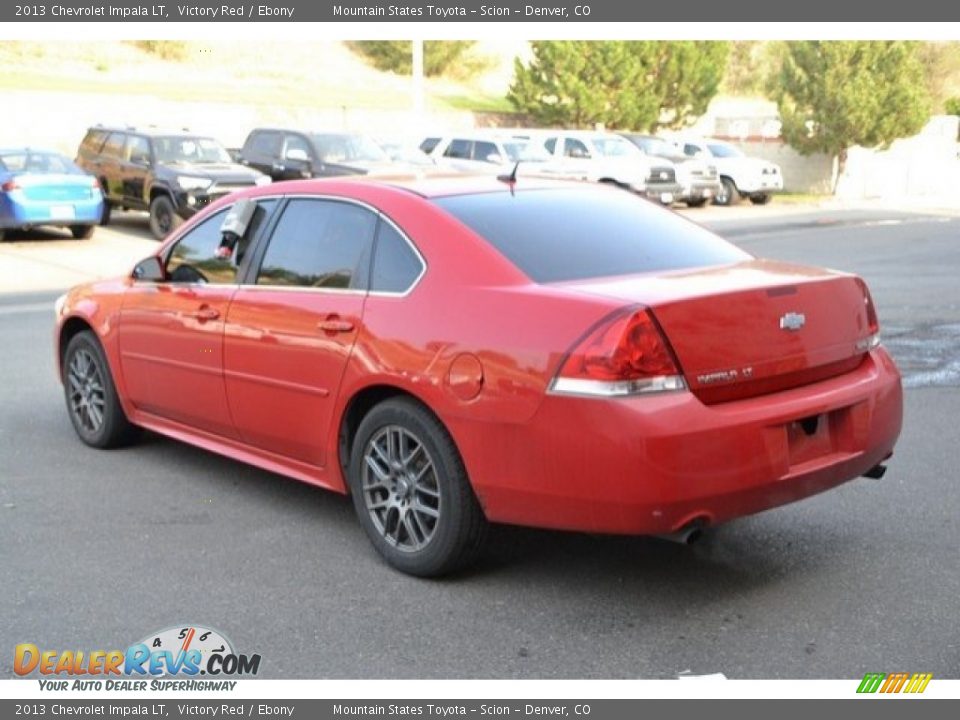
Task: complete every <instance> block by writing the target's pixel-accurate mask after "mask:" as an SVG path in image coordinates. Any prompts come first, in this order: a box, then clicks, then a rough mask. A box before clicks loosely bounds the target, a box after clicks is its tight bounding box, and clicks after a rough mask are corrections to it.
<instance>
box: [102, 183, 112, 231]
mask: <svg viewBox="0 0 960 720" xmlns="http://www.w3.org/2000/svg"><path fill="white" fill-rule="evenodd" d="M100 185H101V187H106V185H104V184H103V180H101V181H100ZM112 211H113V206H112V205H111V204H110V201H109V200H107V199H106V198H104V199H103V210H101V211H100V224H101V225H109V224H110V215H111V213H112Z"/></svg>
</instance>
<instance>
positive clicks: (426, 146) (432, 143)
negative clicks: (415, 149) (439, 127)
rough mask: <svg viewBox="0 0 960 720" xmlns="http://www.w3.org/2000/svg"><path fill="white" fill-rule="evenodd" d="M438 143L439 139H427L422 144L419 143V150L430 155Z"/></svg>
mask: <svg viewBox="0 0 960 720" xmlns="http://www.w3.org/2000/svg"><path fill="white" fill-rule="evenodd" d="M439 142H440V138H438V137H430V138H427V139H426V140H424V141H423V142H422V143H420V149H421V150H423V152H425V153H426V154H427V155H429V154H430V153H432V152H433V149H434V148H435V147H436V146H437V144H438V143H439Z"/></svg>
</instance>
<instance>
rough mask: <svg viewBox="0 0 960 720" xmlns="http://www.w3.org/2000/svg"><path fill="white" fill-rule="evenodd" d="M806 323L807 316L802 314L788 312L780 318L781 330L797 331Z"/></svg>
mask: <svg viewBox="0 0 960 720" xmlns="http://www.w3.org/2000/svg"><path fill="white" fill-rule="evenodd" d="M806 322H807V316H806V315H804V314H803V313H795V312H788V313H787V314H786V315H784V316H783V317H781V318H780V329H781V330H799V329H800V328H802V327H803V326H804V324H805V323H806Z"/></svg>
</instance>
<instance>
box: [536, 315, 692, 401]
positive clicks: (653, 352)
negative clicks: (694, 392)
mask: <svg viewBox="0 0 960 720" xmlns="http://www.w3.org/2000/svg"><path fill="white" fill-rule="evenodd" d="M686 387H687V384H686V382H685V381H684V379H683V376H682V375H681V374H680V368H679V366H678V364H677V361H676V359H675V357H674V355H673V351H672V350H671V349H670V345H669V343H668V342H667V339H666V337H664V335H663V331H661V329H660V327H659V326H658V325H657V322H656V320H654V318H653V315H651V314H650V311H649V310H645V309H642V310H637V309H635V308H631V309H630V310H628V311H626V312H620V313H617V314H616V315H614V316H613V317H611V318H608V319H607V320H605V321H603V322H601V323H600V325H599V326H598V327H597V328H595V329H594V330H592V331H591V332H589V333H588V334H587V336H586V337H585V338H584V339H582V340H580V341H579V342H578V343H577V344H576V345H575V346H574V347H573V349H572V350H571V351H570V353H569V355H567V357H566V359H565V360H564V361H563V364H562V365H561V366H560V370H559V372H558V373H557V376H556V377H555V378H554V379H553V382H552V383H551V385H550V392H551V393H554V394H562V395H594V396H600V397H614V396H619V395H636V394H639V393H651V392H666V391H673V390H684V389H686Z"/></svg>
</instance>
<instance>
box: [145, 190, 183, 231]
mask: <svg viewBox="0 0 960 720" xmlns="http://www.w3.org/2000/svg"><path fill="white" fill-rule="evenodd" d="M180 222H181V220H180V218H179V217H178V216H177V213H176V211H175V210H174V208H173V200H171V199H170V196H168V195H157V196H156V197H155V198H154V199H153V200H151V201H150V232H152V233H153V236H154V237H155V238H157V240H163V239H164V238H165V237H166V236H167V235H169V234H170V233H171V232H172V231H173V230H175V229H176V228H177V227H178V226H179V225H180Z"/></svg>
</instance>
